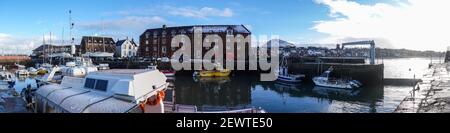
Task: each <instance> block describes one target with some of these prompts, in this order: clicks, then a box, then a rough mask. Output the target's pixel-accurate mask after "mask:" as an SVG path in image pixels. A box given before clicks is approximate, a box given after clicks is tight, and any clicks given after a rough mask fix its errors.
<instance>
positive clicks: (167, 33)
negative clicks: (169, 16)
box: [138, 25, 251, 59]
mask: <svg viewBox="0 0 450 133" xmlns="http://www.w3.org/2000/svg"><path fill="white" fill-rule="evenodd" d="M196 28H202V37H201V39H202V42H203V40H204V39H205V37H206V36H207V35H218V36H219V37H220V38H221V39H222V44H223V53H224V56H223V57H224V58H226V57H227V56H226V54H233V53H226V50H227V49H231V48H232V47H233V48H234V51H236V50H237V47H236V45H237V44H238V43H237V42H234V45H233V46H227V41H230V40H227V36H236V35H242V36H243V37H247V36H250V35H251V32H250V31H249V30H248V29H247V28H246V27H245V26H243V25H196V26H179V27H166V26H165V25H163V26H162V28H155V29H147V30H146V31H145V32H144V33H142V34H141V36H140V40H139V42H140V43H139V44H140V45H139V51H138V55H139V56H140V57H146V58H153V59H155V58H170V57H171V56H172V55H173V54H174V52H175V51H176V50H178V49H180V47H176V48H172V47H171V43H172V38H174V37H175V36H176V35H186V36H188V37H189V38H190V42H191V45H192V46H191V51H192V52H191V58H194V56H198V55H195V54H199V53H194V45H196V44H195V43H194V29H196ZM249 42H250V41H249ZM180 45H183V44H180ZM249 46H251V44H249V43H246V46H245V48H246V49H248V48H249ZM213 47H214V44H212V46H211V47H203V49H202V50H203V52H202V53H203V55H201V56H202V57H203V56H204V54H205V53H206V52H207V51H209V50H211V49H212V48H213ZM236 53H237V52H234V57H233V58H235V59H236ZM246 56H248V52H246ZM246 59H248V58H246Z"/></svg>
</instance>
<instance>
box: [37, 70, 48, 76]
mask: <svg viewBox="0 0 450 133" xmlns="http://www.w3.org/2000/svg"><path fill="white" fill-rule="evenodd" d="M46 73H47V70H45V69H39V70H38V72H37V74H38V75H45V74H46Z"/></svg>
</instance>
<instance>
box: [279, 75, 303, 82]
mask: <svg viewBox="0 0 450 133" xmlns="http://www.w3.org/2000/svg"><path fill="white" fill-rule="evenodd" d="M277 81H279V82H285V83H300V82H302V80H301V79H293V78H290V77H284V76H278V78H277Z"/></svg>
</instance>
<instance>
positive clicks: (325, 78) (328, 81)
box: [312, 67, 362, 89]
mask: <svg viewBox="0 0 450 133" xmlns="http://www.w3.org/2000/svg"><path fill="white" fill-rule="evenodd" d="M332 71H333V67H330V68H329V69H328V70H327V71H325V72H324V73H323V74H322V75H320V76H316V77H314V78H313V79H312V80H313V82H314V84H316V85H317V86H323V87H330V88H340V89H354V88H359V87H361V86H362V84H361V82H359V81H357V80H344V79H337V78H332V77H330V75H331V73H332Z"/></svg>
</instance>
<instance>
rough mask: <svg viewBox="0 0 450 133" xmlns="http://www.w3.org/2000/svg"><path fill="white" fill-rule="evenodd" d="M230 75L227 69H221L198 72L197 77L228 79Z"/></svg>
mask: <svg viewBox="0 0 450 133" xmlns="http://www.w3.org/2000/svg"><path fill="white" fill-rule="evenodd" d="M230 73H231V70H229V69H223V70H212V71H206V70H204V71H200V73H199V76H200V77H228V76H229V75H230Z"/></svg>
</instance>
